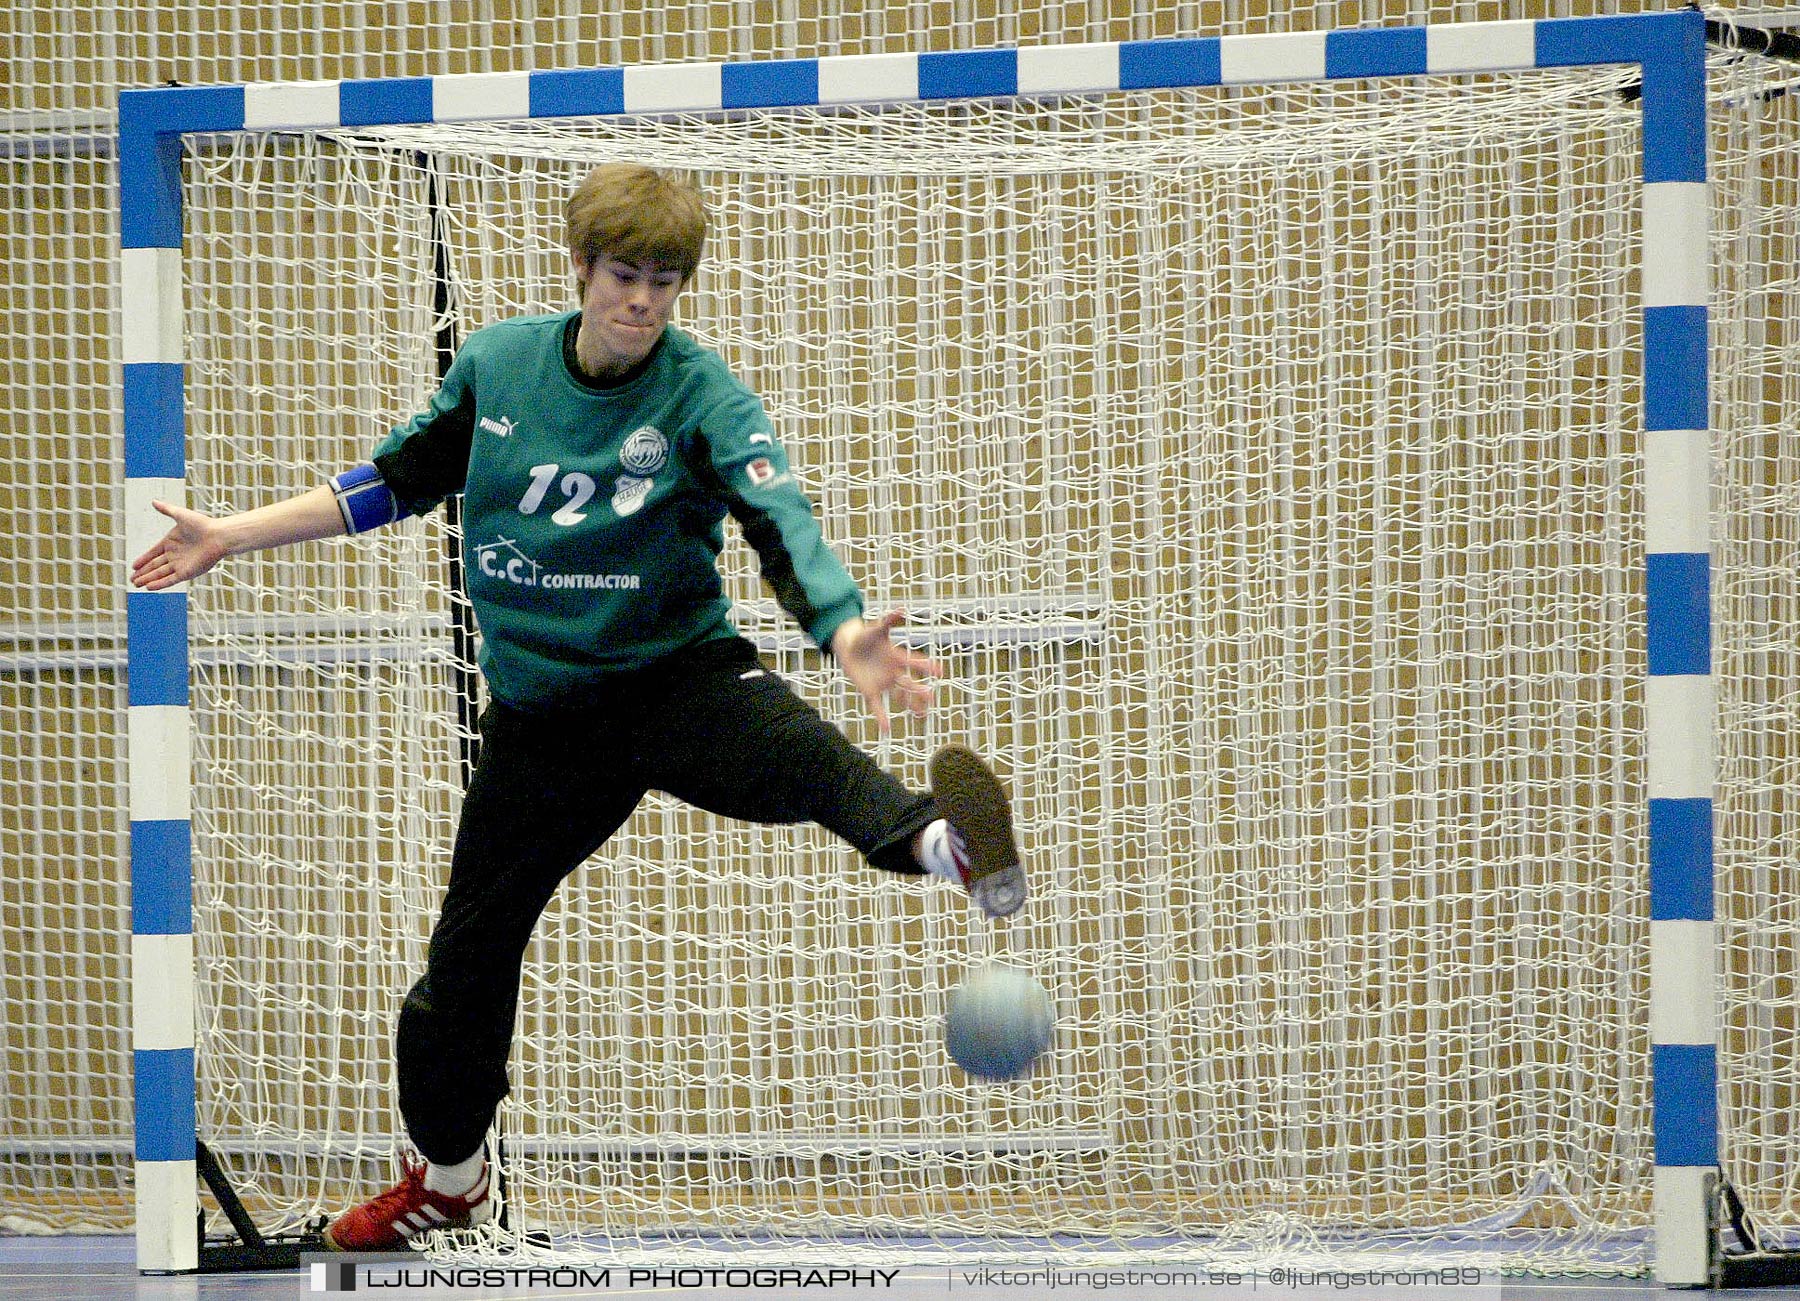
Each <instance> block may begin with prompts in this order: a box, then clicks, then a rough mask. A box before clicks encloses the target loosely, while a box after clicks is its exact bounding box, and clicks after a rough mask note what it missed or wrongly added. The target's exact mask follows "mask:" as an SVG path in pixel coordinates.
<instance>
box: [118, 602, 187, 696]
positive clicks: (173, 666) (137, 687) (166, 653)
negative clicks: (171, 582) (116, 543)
mask: <svg viewBox="0 0 1800 1301" xmlns="http://www.w3.org/2000/svg"><path fill="white" fill-rule="evenodd" d="M125 637H126V675H127V685H126V697H127V703H128V704H132V705H185V704H187V702H188V620H187V593H186V592H128V593H126V596H125Z"/></svg>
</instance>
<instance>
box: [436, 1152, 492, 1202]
mask: <svg viewBox="0 0 1800 1301" xmlns="http://www.w3.org/2000/svg"><path fill="white" fill-rule="evenodd" d="M486 1169H487V1149H486V1148H485V1147H479V1148H476V1149H475V1155H474V1156H472V1157H470V1158H469V1159H468V1160H466V1161H458V1162H457V1163H456V1164H455V1165H439V1164H438V1163H437V1162H436V1161H431V1162H428V1163H427V1164H426V1166H425V1186H426V1187H427V1188H429V1189H430V1190H431V1191H432V1192H434V1193H443V1194H444V1195H445V1196H446V1197H461V1196H463V1195H465V1194H467V1193H471V1192H474V1191H475V1185H476V1184H478V1183H480V1182H481V1176H482V1172H483V1171H484V1170H486Z"/></svg>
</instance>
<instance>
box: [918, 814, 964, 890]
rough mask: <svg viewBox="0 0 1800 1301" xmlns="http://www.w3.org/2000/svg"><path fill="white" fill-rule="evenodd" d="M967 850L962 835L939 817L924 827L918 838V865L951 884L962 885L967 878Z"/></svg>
mask: <svg viewBox="0 0 1800 1301" xmlns="http://www.w3.org/2000/svg"><path fill="white" fill-rule="evenodd" d="M968 861H969V854H968V850H967V849H966V848H964V846H963V843H962V837H961V836H959V835H957V834H956V828H954V827H952V826H951V825H950V824H949V823H948V822H946V821H944V819H942V818H939V819H938V820H937V821H935V822H933V823H932V824H931V825H930V826H928V827H926V828H925V831H924V834H923V835H922V836H921V837H920V839H919V866H920V867H922V868H924V869H925V870H926V871H927V872H930V873H931V874H932V875H933V876H935V877H940V878H942V879H943V880H945V881H948V882H950V883H951V884H952V885H963V884H965V883H966V881H967V878H966V877H965V875H964V873H965V872H966V871H967V867H966V865H967V863H968Z"/></svg>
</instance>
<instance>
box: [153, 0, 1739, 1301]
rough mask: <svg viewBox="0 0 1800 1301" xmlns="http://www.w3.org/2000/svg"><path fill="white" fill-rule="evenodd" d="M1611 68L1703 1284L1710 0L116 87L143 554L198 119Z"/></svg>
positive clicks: (177, 789)
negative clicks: (1636, 349) (1631, 140)
mask: <svg viewBox="0 0 1800 1301" xmlns="http://www.w3.org/2000/svg"><path fill="white" fill-rule="evenodd" d="M1592 65H1636V67H1638V68H1639V69H1640V70H1641V77H1642V108H1643V136H1642V138H1643V155H1642V181H1643V192H1642V240H1641V246H1640V257H1641V263H1640V267H1641V286H1642V301H1641V310H1642V340H1643V355H1642V358H1641V367H1642V369H1641V374H1642V381H1643V382H1642V394H1643V401H1642V410H1641V418H1642V431H1643V448H1644V459H1643V466H1642V472H1643V476H1644V485H1645V516H1644V528H1645V532H1646V536H1645V538H1644V542H1645V550H1646V559H1645V570H1644V573H1643V575H1642V578H1643V586H1644V593H1645V599H1646V616H1645V617H1646V622H1647V626H1646V627H1645V628H1644V630H1643V639H1644V643H1645V645H1646V647H1647V663H1648V670H1647V671H1648V677H1647V680H1646V681H1645V682H1644V683H1643V684H1642V688H1643V694H1644V711H1643V717H1644V720H1645V728H1646V734H1645V737H1644V744H1645V754H1646V763H1647V788H1648V803H1649V807H1648V810H1647V813H1648V819H1647V821H1648V847H1647V850H1648V852H1647V861H1648V864H1649V876H1650V879H1649V883H1648V886H1649V898H1650V916H1651V921H1650V957H1649V964H1650V970H1649V973H1648V974H1649V980H1650V1001H1649V1021H1650V1025H1649V1034H1650V1040H1651V1043H1652V1045H1653V1047H1652V1052H1651V1069H1652V1079H1651V1081H1650V1083H1651V1088H1652V1091H1653V1111H1654V1134H1655V1170H1654V1203H1655V1208H1654V1223H1655V1230H1656V1272H1657V1275H1658V1277H1659V1278H1660V1279H1662V1280H1663V1281H1664V1282H1667V1283H1672V1284H1697V1283H1703V1282H1705V1281H1706V1280H1707V1278H1708V1275H1709V1270H1710V1268H1711V1259H1712V1255H1713V1251H1714V1247H1713V1242H1714V1236H1715V1235H1714V1232H1713V1224H1712V1209H1711V1208H1712V1201H1713V1195H1712V1188H1713V1183H1714V1180H1715V1178H1716V1168H1717V1166H1718V1162H1719V1135H1718V1128H1719V1125H1718V1101H1717V1095H1718V1088H1719V1079H1718V1067H1717V1049H1716V1044H1717V1039H1718V1029H1717V1025H1716V1017H1717V1013H1716V1011H1715V998H1714V991H1715V975H1714V964H1715V954H1714V936H1713V931H1714V926H1713V908H1714V904H1713V866H1712V850H1713V784H1714V775H1713V768H1714V736H1713V732H1714V686H1713V680H1712V668H1711V631H1710V608H1709V607H1710V595H1709V589H1710V568H1709V567H1710V560H1709V552H1710V545H1711V544H1710V538H1709V529H1710V525H1709V501H1708V474H1707V466H1708V458H1709V434H1708V376H1707V367H1708V358H1707V313H1708V271H1707V266H1708V259H1707V236H1708V189H1707V186H1708V178H1707V160H1706V120H1705V114H1706V102H1705V76H1706V74H1705V26H1704V18H1703V16H1702V15H1701V14H1700V13H1699V12H1697V11H1688V12H1678V13H1667V14H1650V15H1642V16H1633V17H1615V18H1594V19H1573V20H1542V21H1519V22H1500V23H1480V24H1466V25H1447V26H1427V27H1402V28H1375V29H1362V30H1346V31H1332V32H1319V33H1300V34H1291V35H1266V36H1223V37H1216V38H1195V39H1168V40H1146V41H1135V42H1120V43H1103V44H1083V45H1068V46H1050V47H1041V48H1021V49H987V50H971V51H965V52H951V53H926V54H877V55H862V56H845V57H825V58H816V59H798V60H787V61H772V62H755V63H696V64H682V65H673V66H646V67H626V68H598V69H590V70H580V71H550V72H518V73H501V74H492V75H484V74H471V75H455V76H436V77H413V78H396V79H387V80H369V81H334V82H314V83H291V84H290V83H265V84H247V85H240V86H219V87H172V88H165V89H154V90H139V91H128V92H125V93H123V94H121V96H120V98H119V177H120V195H119V204H120V226H121V232H122V255H121V276H122V296H121V305H122V321H123V327H122V335H123V337H122V355H123V386H124V392H123V411H124V446H125V492H124V515H123V521H122V523H123V533H124V536H125V539H126V544H127V546H126V553H127V555H135V554H137V553H139V552H140V551H141V550H143V549H144V547H145V546H147V545H148V544H149V542H150V541H152V540H153V539H154V538H155V537H156V536H158V535H159V533H160V532H161V529H162V525H163V521H162V520H161V518H160V517H159V516H158V515H157V514H156V513H155V512H154V511H153V510H152V509H151V507H150V502H151V501H152V500H154V499H172V500H177V501H179V500H183V499H184V479H185V473H186V429H185V416H184V413H185V398H184V360H185V345H184V337H183V291H184V275H183V265H182V236H183V198H182V188H181V169H182V157H183V151H184V148H185V147H186V140H187V138H188V137H190V136H193V135H197V134H213V133H231V132H279V131H298V130H316V129H329V128H340V127H359V126H382V125H414V124H426V123H433V122H450V121H463V122H467V121H477V120H490V119H491V120H519V119H525V118H546V117H575V116H588V115H627V116H630V115H662V114H674V113H684V114H685V113H707V112H724V111H730V110H737V109H781V108H791V107H813V106H830V105H845V106H859V105H869V104H875V103H891V102H916V101H926V100H957V99H982V98H996V97H1030V96H1080V95H1088V94H1102V93H1108V92H1118V91H1133V90H1153V89H1162V88H1176V87H1211V86H1257V85H1266V84H1270V83H1276V82H1289V81H1307V80H1322V79H1339V78H1407V77H1420V76H1426V75H1439V74H1482V73H1497V72H1504V71H1509V70H1524V69H1550V68H1567V67H1575V66H1592ZM127 610H128V667H129V742H130V810H131V813H130V816H131V840H130V844H131V880H132V900H133V903H132V925H133V942H132V959H133V994H132V998H133V1010H134V1017H133V1046H134V1060H135V1106H136V1147H135V1157H136V1189H137V1226H138V1227H137V1249H138V1264H139V1268H140V1269H141V1270H145V1271H157V1272H163V1271H185V1270H191V1269H193V1268H195V1264H196V1243H195V1236H194V1223H195V1216H196V1211H197V1196H198V1194H197V1187H196V1182H197V1181H196V1166H195V1141H196V1126H195V1111H196V1100H195V1060H194V1058H195V1042H196V1038H195V1025H194V1022H195V1004H194V987H195V980H194V944H193V924H192V917H191V907H192V898H193V884H192V859H193V845H192V838H191V829H190V822H189V815H190V764H191V752H192V751H191V737H190V724H189V712H188V711H189V680H188V679H189V666H190V661H191V656H190V649H189V643H188V595H187V593H186V591H185V587H177V588H174V589H171V590H169V591H164V592H155V593H146V592H137V591H131V592H129V593H128V594H127Z"/></svg>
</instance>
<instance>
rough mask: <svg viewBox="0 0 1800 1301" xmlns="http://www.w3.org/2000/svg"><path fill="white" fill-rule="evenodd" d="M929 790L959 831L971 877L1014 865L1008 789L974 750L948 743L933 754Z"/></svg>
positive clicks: (1016, 853) (1015, 856)
mask: <svg viewBox="0 0 1800 1301" xmlns="http://www.w3.org/2000/svg"><path fill="white" fill-rule="evenodd" d="M931 795H932V798H933V799H935V800H936V801H937V805H938V812H939V813H941V814H943V815H944V817H945V818H946V819H948V820H949V822H950V825H951V826H953V827H955V828H956V829H957V830H958V831H959V832H961V833H962V837H963V841H964V843H965V845H966V846H967V847H968V851H969V876H970V877H971V878H972V880H974V881H979V880H981V879H982V878H983V877H986V876H992V875H993V874H994V873H995V872H999V871H1004V870H1005V869H1006V868H1009V867H1015V866H1017V865H1018V862H1019V846H1018V844H1017V843H1016V842H1015V841H1014V840H1013V829H1012V810H1011V808H1010V807H1009V806H1008V804H1007V800H1006V791H1005V790H1004V789H1003V788H1002V787H1001V785H1000V779H999V778H998V777H996V776H994V773H993V770H992V769H990V768H989V767H988V766H987V765H986V764H985V763H983V762H982V761H981V759H980V757H979V756H978V755H976V753H975V752H974V751H973V750H971V749H969V748H968V747H967V746H965V745H947V746H945V747H944V748H943V749H941V750H939V751H938V752H937V753H936V754H934V755H932V756H931Z"/></svg>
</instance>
